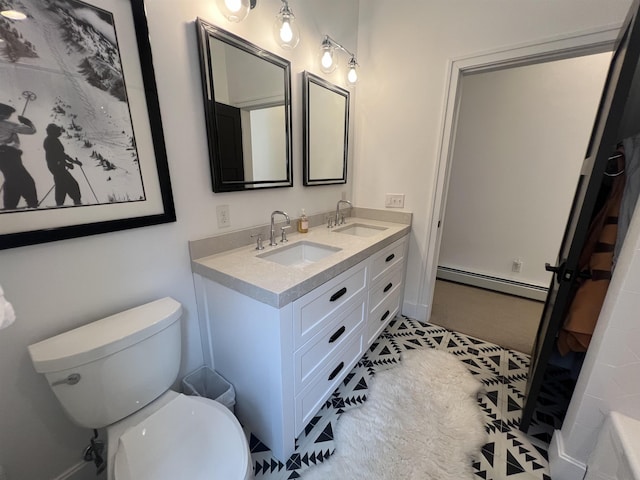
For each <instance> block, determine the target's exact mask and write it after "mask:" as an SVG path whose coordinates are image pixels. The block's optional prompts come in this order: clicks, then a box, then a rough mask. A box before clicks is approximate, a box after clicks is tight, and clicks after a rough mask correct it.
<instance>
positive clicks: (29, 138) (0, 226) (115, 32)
mask: <svg viewBox="0 0 640 480" xmlns="http://www.w3.org/2000/svg"><path fill="white" fill-rule="evenodd" d="M171 221H175V209H174V206H173V200H172V195H171V184H170V180H169V170H168V164H167V158H166V150H165V146H164V136H163V133H162V123H161V118H160V107H159V103H158V97H157V93H156V86H155V78H154V75H153V64H152V61H151V45H150V42H149V33H148V27H147V23H146V16H145V7H144V3H143V0H87V1H79V0H0V249H4V248H12V247H15V246H21V245H30V244H35V243H42V242H49V241H54V240H60V239H66V238H72V237H77V236H85V235H93V234H97V233H105V232H109V231H114V230H122V229H126V228H136V227H141V226H147V225H155V224H160V223H166V222H171Z"/></svg>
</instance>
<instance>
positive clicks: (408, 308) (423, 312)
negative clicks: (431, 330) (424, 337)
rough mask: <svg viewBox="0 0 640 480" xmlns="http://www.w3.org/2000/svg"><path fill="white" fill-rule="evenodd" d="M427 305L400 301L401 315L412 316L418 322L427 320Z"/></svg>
mask: <svg viewBox="0 0 640 480" xmlns="http://www.w3.org/2000/svg"><path fill="white" fill-rule="evenodd" d="M428 310H429V309H428V307H427V305H419V304H417V303H412V302H407V301H404V302H402V315H404V316H406V317H409V318H413V319H414V320H418V321H420V322H427V321H428V319H427V311H428Z"/></svg>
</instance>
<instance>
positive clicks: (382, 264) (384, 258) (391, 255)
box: [371, 236, 409, 284]
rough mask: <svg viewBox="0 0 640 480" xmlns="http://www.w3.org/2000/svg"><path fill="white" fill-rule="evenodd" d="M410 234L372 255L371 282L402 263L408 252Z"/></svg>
mask: <svg viewBox="0 0 640 480" xmlns="http://www.w3.org/2000/svg"><path fill="white" fill-rule="evenodd" d="M408 238H409V237H408V236H405V237H402V238H401V239H400V240H397V241H395V242H393V243H392V244H391V245H389V246H387V247H385V248H383V249H382V250H380V251H379V252H378V253H376V254H375V255H374V256H373V257H372V261H371V284H373V283H374V282H375V281H377V280H378V279H379V278H380V277H381V276H382V275H384V273H385V272H387V271H388V270H389V269H390V268H392V267H393V266H395V265H397V264H402V263H403V261H404V257H405V254H406V246H407V241H408Z"/></svg>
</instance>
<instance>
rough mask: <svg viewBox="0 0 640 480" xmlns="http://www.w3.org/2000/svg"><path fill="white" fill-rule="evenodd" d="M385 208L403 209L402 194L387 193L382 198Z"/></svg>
mask: <svg viewBox="0 0 640 480" xmlns="http://www.w3.org/2000/svg"><path fill="white" fill-rule="evenodd" d="M384 206H385V207H387V208H404V193H387V194H386V195H385V197H384Z"/></svg>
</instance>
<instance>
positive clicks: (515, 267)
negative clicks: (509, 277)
mask: <svg viewBox="0 0 640 480" xmlns="http://www.w3.org/2000/svg"><path fill="white" fill-rule="evenodd" d="M511 271H512V272H514V273H520V272H522V260H520V259H519V258H516V259H515V260H514V261H513V263H512V264H511Z"/></svg>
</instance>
